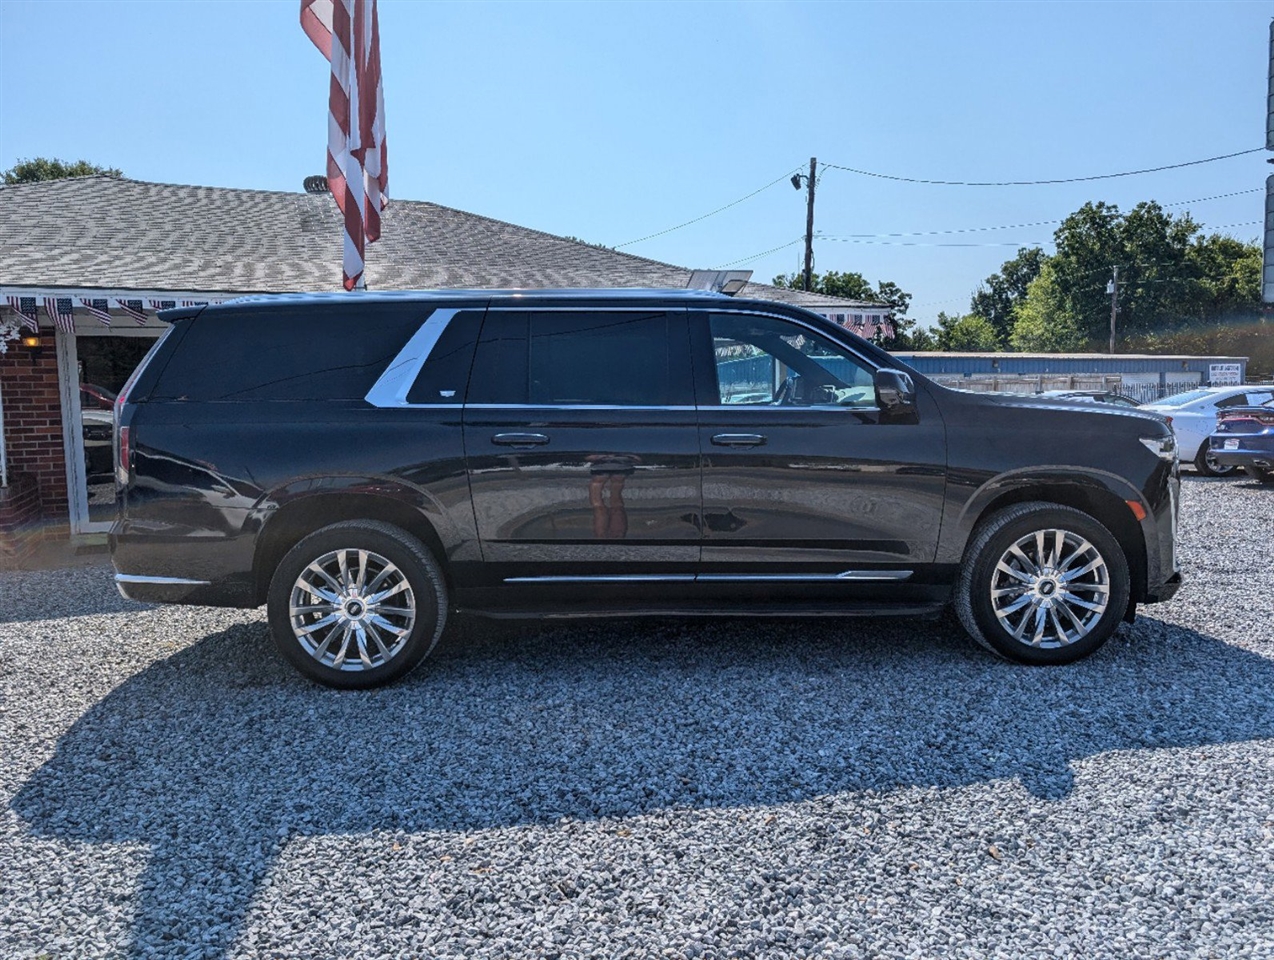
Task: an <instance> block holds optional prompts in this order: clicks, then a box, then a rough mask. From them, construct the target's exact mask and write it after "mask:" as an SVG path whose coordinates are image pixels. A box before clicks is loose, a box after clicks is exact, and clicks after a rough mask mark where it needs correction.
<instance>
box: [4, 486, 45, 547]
mask: <svg viewBox="0 0 1274 960" xmlns="http://www.w3.org/2000/svg"><path fill="white" fill-rule="evenodd" d="M39 519H40V493H39V487H38V486H37V484H36V482H35V477H33V476H31V474H29V473H18V474H10V475H9V485H8V486H7V487H0V570H17V569H20V568H21V567H22V565H23V563H24V562H25V561H27V560H28V559H30V558H31V556H32V555H33V554H34V553H35V551H36V549H37V548H38V547H39V545H40V534H41V525H40V523H39Z"/></svg>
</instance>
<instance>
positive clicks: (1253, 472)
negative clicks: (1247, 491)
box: [1243, 467, 1274, 483]
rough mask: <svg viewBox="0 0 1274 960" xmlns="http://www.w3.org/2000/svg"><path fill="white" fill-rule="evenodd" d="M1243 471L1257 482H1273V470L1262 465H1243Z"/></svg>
mask: <svg viewBox="0 0 1274 960" xmlns="http://www.w3.org/2000/svg"><path fill="white" fill-rule="evenodd" d="M1243 471H1244V472H1245V473H1246V474H1247V475H1248V476H1249V477H1251V478H1252V479H1253V480H1255V481H1257V483H1274V470H1266V469H1264V468H1262V467H1244V468H1243Z"/></svg>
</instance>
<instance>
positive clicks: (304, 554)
mask: <svg viewBox="0 0 1274 960" xmlns="http://www.w3.org/2000/svg"><path fill="white" fill-rule="evenodd" d="M268 610H269V617H270V629H271V632H272V633H273V635H274V642H275V645H276V646H277V647H278V650H279V653H281V654H282V655H283V657H284V658H285V659H286V660H287V661H288V662H289V663H291V664H292V665H293V666H294V667H296V668H297V669H298V670H299V671H301V673H303V674H305V675H306V676H307V677H309V678H310V679H311V680H316V681H318V682H319V683H322V684H325V685H327V686H329V687H337V688H341V689H361V688H366V687H377V686H381V685H383V684H386V683H390V682H392V681H394V680H397V679H398V678H399V677H401V676H403V675H404V674H406V673H407V672H408V671H410V670H411V669H412V668H413V667H415V666H416V665H417V664H418V663H420V661H422V660H423V659H425V657H427V656H428V655H429V654H430V653H431V652H432V651H433V649H434V647H435V646H436V645H437V643H438V638H439V637H441V636H442V631H443V627H444V626H445V625H446V617H447V589H446V586H445V583H444V581H443V577H442V571H441V570H440V569H439V568H438V563H437V561H435V560H434V558H433V557H432V556H431V555H430V553H429V551H428V549H427V548H426V547H425V546H424V544H422V543H421V542H420V541H419V540H417V539H416V538H415V537H413V536H411V535H410V534H408V533H407V532H406V531H404V530H401V529H399V528H397V527H394V526H392V525H390V524H387V523H381V522H379V521H373V520H366V521H349V522H344V523H334V524H332V525H331V526H328V527H324V528H323V529H321V530H317V531H315V532H314V533H312V534H310V535H309V536H308V537H306V538H305V539H303V540H302V541H301V542H300V543H298V544H297V545H296V546H295V547H293V548H292V549H291V550H290V551H288V553H287V555H286V556H284V558H283V560H282V561H281V562H280V563H279V566H278V569H277V570H275V572H274V576H273V578H272V579H271V581H270V591H269V597H268Z"/></svg>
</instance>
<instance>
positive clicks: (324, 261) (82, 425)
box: [0, 175, 889, 564]
mask: <svg viewBox="0 0 1274 960" xmlns="http://www.w3.org/2000/svg"><path fill="white" fill-rule="evenodd" d="M382 220H383V231H382V237H381V239H380V241H378V242H377V243H375V244H372V245H370V246H369V247H368V249H367V270H366V280H367V285H368V287H369V289H371V290H416V289H433V288H465V287H478V288H521V287H527V288H578V287H658V288H684V287H686V286H687V285H689V284H691V283H692V282H694V283H696V285H697V284H698V282H699V281H698V278H696V279H695V280H694V281H692V273H693V271H692V270H690V269H688V268H685V267H679V266H675V265H673V264H668V263H661V262H659V261H657V260H650V259H647V258H645V257H640V256H636V255H634V254H630V253H623V252H620V251H617V250H613V249H610V248H607V247H602V246H595V245H592V244H588V243H583V242H581V241H579V240H575V239H572V238H569V237H559V236H555V235H553V234H550V233H545V232H543V231H540V230H533V229H530V228H528V227H521V226H517V225H515V224H511V223H505V222H503V221H500V220H495V219H492V218H490V217H484V216H480V215H478V214H473V213H467V212H465V211H463V210H454V209H451V208H450V207H444V206H440V205H439V204H435V203H428V202H423V201H411V200H395V201H394V202H393V203H392V204H391V205H390V207H389V209H388V210H386V211H385V213H384V215H383V218H382ZM341 242H342V241H341V217H340V213H339V212H338V210H337V208H336V205H335V204H334V203H333V202H332V199H331V197H330V195H328V194H327V193H319V194H313V193H288V192H283V191H273V190H243V189H237V188H225V187H200V186H191V185H184V184H168V183H147V182H144V181H140V180H129V179H126V178H122V177H111V176H105V175H99V176H91V177H81V178H74V179H64V180H53V181H46V182H40V183H29V184H17V185H11V186H4V187H0V310H3V311H5V314H4V318H12V317H14V316H18V315H19V313H20V312H25V313H26V314H27V315H28V316H30V317H32V320H31V321H29V322H38V324H39V330H37V331H27V333H28V334H29V336H28V337H27V338H26V342H24V343H21V344H10V345H9V351H8V352H7V353H5V354H0V398H2V399H3V403H4V407H3V408H0V412H2V417H0V422H3V439H4V441H5V442H4V443H3V444H0V448H3V449H4V450H5V451H6V456H5V457H4V461H5V462H4V464H3V467H4V469H3V473H4V474H5V475H6V476H7V477H8V478H10V479H12V478H15V477H16V478H19V479H18V480H17V481H15V482H11V483H10V485H9V486H8V487H7V488H4V489H0V564H2V563H4V562H5V560H6V550H7V552H8V554H9V560H10V561H11V562H12V561H13V557H14V555H15V550H16V551H19V552H20V551H21V550H23V549H25V547H24V546H23V545H22V544H21V543H18V544H17V546H16V547H15V546H14V544H15V542H16V541H15V539H14V537H13V536H8V537H7V538H6V530H10V531H11V530H12V529H14V528H16V527H23V528H24V529H25V528H29V527H30V525H31V521H32V519H33V518H43V521H44V527H45V529H46V532H50V533H52V534H54V535H65V534H66V533H67V532H73V533H77V534H84V533H100V532H102V531H104V530H105V529H107V527H108V526H109V521H110V519H111V517H112V515H113V499H114V489H113V483H112V481H111V476H110V474H111V469H110V461H109V458H110V449H111V448H110V439H109V433H110V425H109V412H110V399H111V398H112V397H113V396H114V394H115V392H117V391H118V390H119V389H120V387H121V386H122V385H123V382H124V380H125V379H126V378H127V376H128V374H129V372H131V370H132V368H133V367H134V366H135V365H136V363H137V362H138V361H139V360H140V359H141V356H142V355H143V354H144V353H145V351H146V350H147V349H148V348H149V346H150V344H151V343H152V342H153V339H154V338H155V337H156V336H158V334H159V332H161V330H162V328H163V324H162V323H161V322H160V321H159V320H158V317H157V316H156V311H157V310H158V309H161V308H162V307H164V306H167V305H172V304H175V303H182V302H196V303H197V302H204V301H209V302H210V301H217V300H225V299H230V298H233V297H237V296H242V295H246V294H260V293H290V292H319V291H336V290H340V289H341ZM744 274H745V275H747V272H746V271H745V272H744ZM740 294H741V295H742V296H745V297H750V298H757V299H768V300H778V301H782V302H785V303H791V304H795V305H799V306H803V307H806V308H808V309H811V310H814V311H816V312H818V313H822V314H824V315H825V316H830V317H832V318H834V319H837V320H839V321H840V322H842V323H846V324H847V325H852V324H855V323H856V324H857V326H855V332H858V333H862V334H863V335H866V336H871V335H872V334H873V333H874V332H875V330H876V329H878V328H879V327H880V326H883V325H885V324H887V323H888V322H889V315H888V308H887V307H885V306H883V305H880V304H872V303H864V302H861V301H851V300H843V299H839V298H836V297H827V296H823V295H821V294H815V293H806V292H804V291H800V290H789V289H784V288H780V287H773V286H769V285H766V284H761V283H752V282H748V283H746V285H745V286H744V287H743V288H742V290H741V291H740ZM54 316H60V317H61V327H60V328H59V327H58V325H57V324H55V322H54ZM6 543H7V544H8V546H7V547H6Z"/></svg>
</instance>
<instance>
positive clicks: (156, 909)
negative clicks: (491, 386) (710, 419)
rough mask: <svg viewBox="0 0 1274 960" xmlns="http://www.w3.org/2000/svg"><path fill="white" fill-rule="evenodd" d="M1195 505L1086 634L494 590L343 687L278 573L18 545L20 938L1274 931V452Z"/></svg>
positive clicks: (520, 946)
mask: <svg viewBox="0 0 1274 960" xmlns="http://www.w3.org/2000/svg"><path fill="white" fill-rule="evenodd" d="M1183 514H1184V516H1183V528H1184V529H1183V531H1182V535H1183V541H1184V543H1183V552H1184V559H1185V566H1186V572H1187V577H1188V580H1187V585H1186V587H1185V588H1184V589H1183V590H1182V591H1181V593H1180V595H1179V596H1178V598H1177V599H1176V600H1174V601H1173V602H1172V603H1169V604H1164V605H1160V606H1157V607H1154V608H1150V613H1149V614H1148V615H1144V616H1142V617H1141V618H1140V619H1139V620H1138V622H1137V624H1136V625H1135V626H1133V627H1131V628H1127V627H1126V628H1124V629H1123V630H1122V631H1121V632H1120V634H1118V635H1117V636H1116V638H1115V639H1114V640H1112V641H1111V642H1110V643H1109V644H1107V646H1106V647H1105V648H1104V649H1103V650H1102V651H1100V652H1099V653H1098V654H1097V655H1095V656H1094V657H1092V658H1090V659H1089V660H1087V661H1085V662H1083V663H1081V664H1077V665H1075V666H1072V667H1068V668H1062V669H1056V670H1040V669H1031V668H1023V667H1017V666H1013V665H1010V664H1006V663H1003V662H999V661H997V660H995V659H992V658H991V657H990V656H989V655H986V654H984V653H983V652H982V651H981V650H980V649H978V648H977V647H975V646H974V645H973V644H972V643H971V642H970V641H968V640H967V639H966V638H965V637H963V636H962V635H961V634H960V633H959V631H958V629H956V628H954V627H952V626H951V625H949V624H946V623H932V622H917V621H896V622H895V621H854V620H847V621H843V622H826V621H814V622H800V623H790V624H781V623H770V622H767V621H750V622H742V621H738V622H736V621H716V622H692V623H683V622H669V621H655V620H648V621H643V622H637V621H633V622H624V623H613V622H612V623H595V624H591V625H587V626H571V627H552V628H541V627H537V626H534V625H516V626H512V627H510V626H502V627H494V626H491V625H488V624H485V623H483V622H481V621H475V622H474V623H472V624H470V625H469V628H468V630H467V637H466V638H465V642H463V643H458V642H453V643H451V644H450V646H449V647H448V648H446V649H445V650H444V651H442V652H441V654H440V656H439V658H438V659H437V660H436V661H433V662H432V664H431V665H430V666H427V667H426V668H424V669H422V670H420V671H418V672H417V673H416V674H414V675H413V676H412V677H411V678H409V679H408V680H407V681H406V682H404V683H401V684H399V685H397V686H395V687H393V688H391V689H387V690H380V691H372V692H366V693H334V692H331V691H327V690H324V689H321V688H318V687H315V686H312V685H310V684H309V683H307V682H306V681H304V680H302V679H301V678H300V677H299V676H297V675H295V674H294V673H293V672H292V671H291V669H290V668H288V667H287V666H286V665H285V664H283V663H282V662H281V661H280V660H279V659H278V658H277V657H276V656H275V654H274V653H273V651H272V649H271V647H270V646H269V643H268V638H267V636H266V627H265V624H264V620H263V616H262V613H261V612H260V611H217V610H205V609H196V608H176V607H174V608H159V607H155V608H147V607H144V606H142V605H140V604H133V603H129V602H126V601H123V600H120V599H119V598H118V596H117V595H116V594H115V593H114V589H113V587H112V586H111V584H110V582H109V572H108V571H107V570H106V569H105V568H103V567H90V568H85V569H76V570H65V571H46V572H39V573H25V574H8V575H3V576H0V743H3V745H4V751H3V756H2V758H0V798H2V799H3V801H4V804H3V808H2V809H0V956H3V957H5V958H34V957H50V958H62V957H112V956H115V957H119V956H162V957H203V956H210V957H211V956H229V957H235V958H247V957H269V958H282V957H303V958H313V957H371V956H376V957H461V956H465V957H470V956H477V957H510V956H516V957H521V956H537V957H538V956H543V957H577V956H580V957H582V956H597V957H624V956H630V957H663V956H669V957H673V956H676V957H694V958H705V960H706V958H712V957H716V958H725V957H806V956H808V957H938V956H951V957H970V958H975V957H976V958H982V957H1011V958H1018V957H1024V956H1033V957H1034V956H1059V957H1072V956H1081V955H1082V956H1084V957H1086V958H1087V957H1118V958H1121V960H1122V958H1130V957H1147V958H1149V957H1155V958H1159V957H1174V956H1180V957H1224V958H1234V957H1274V801H1272V799H1271V798H1272V797H1274V740H1272V739H1271V738H1274V694H1272V692H1271V691H1274V599H1272V596H1271V591H1270V589H1269V583H1270V579H1269V576H1268V574H1267V573H1266V572H1265V571H1268V570H1269V569H1270V567H1271V565H1272V564H1274V537H1272V531H1274V489H1269V488H1264V489H1263V488H1260V487H1258V486H1257V485H1256V484H1253V483H1251V482H1248V481H1242V480H1240V481H1212V480H1203V479H1198V478H1193V477H1189V478H1187V479H1186V480H1185V482H1184V491H1183ZM1253 571H1261V573H1259V574H1258V575H1256V576H1253Z"/></svg>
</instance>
